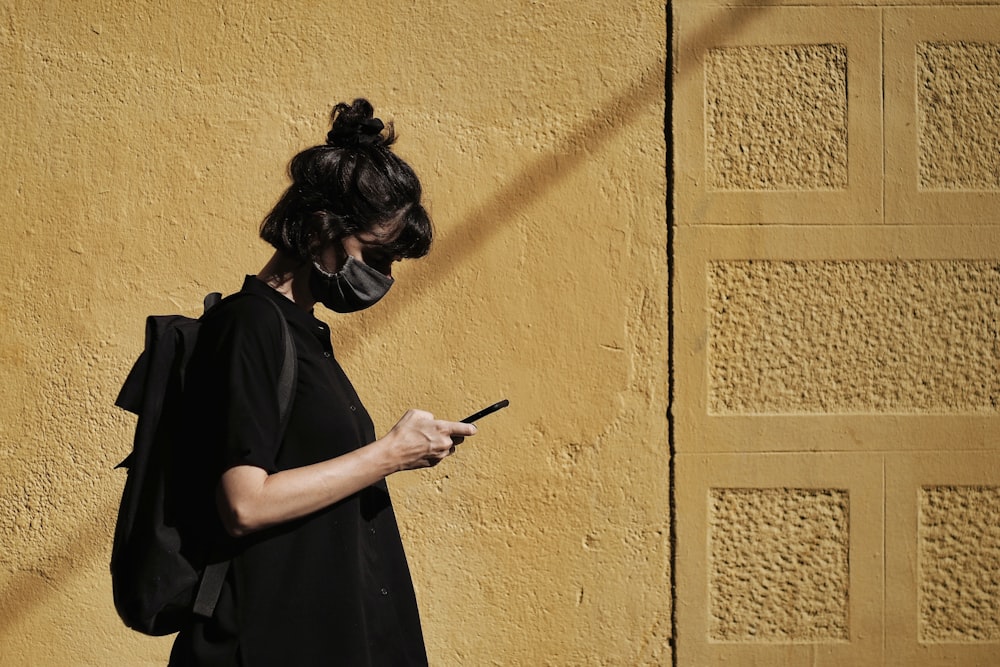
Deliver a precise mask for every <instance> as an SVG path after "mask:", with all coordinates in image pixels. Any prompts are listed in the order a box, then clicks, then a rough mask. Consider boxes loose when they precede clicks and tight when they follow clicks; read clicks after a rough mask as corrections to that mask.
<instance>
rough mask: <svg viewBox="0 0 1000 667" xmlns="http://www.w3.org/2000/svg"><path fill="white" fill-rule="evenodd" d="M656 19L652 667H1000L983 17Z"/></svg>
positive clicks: (786, 6) (998, 277)
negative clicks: (669, 420)
mask: <svg viewBox="0 0 1000 667" xmlns="http://www.w3.org/2000/svg"><path fill="white" fill-rule="evenodd" d="M972 4H975V5H980V6H977V7H972V6H962V7H959V6H955V5H972ZM755 5H758V6H756V7H755ZM765 5H766V6H765ZM792 5H796V6H792ZM673 10H674V13H673V26H674V35H673V39H674V45H675V53H676V54H677V57H676V60H675V61H674V79H673V84H672V91H673V121H674V125H673V136H674V137H675V141H676V144H675V146H676V151H675V155H674V156H675V167H676V172H675V176H676V178H675V180H674V185H675V198H674V200H673V213H674V222H675V223H676V226H675V228H674V229H675V232H676V233H675V236H674V243H673V253H674V257H675V258H676V273H675V282H674V284H673V288H674V302H673V303H674V304H675V310H674V318H673V324H674V336H675V337H674V340H675V342H676V345H675V347H674V353H675V354H674V360H675V365H674V377H675V378H676V382H675V385H674V391H675V395H676V403H675V406H676V410H675V412H674V417H675V429H674V431H673V433H674V436H675V438H674V444H675V449H676V452H677V457H676V468H675V479H676V489H675V494H676V495H675V497H676V517H677V522H676V538H677V541H676V559H675V562H676V570H675V577H676V581H677V589H676V596H677V597H676V607H677V618H676V640H677V644H676V655H677V664H679V665H698V666H702V665H717V664H726V665H767V666H771V665H788V666H799V665H809V666H813V667H815V666H818V665H829V666H838V667H839V666H842V665H851V666H852V667H859V666H862V665H901V666H906V667H912V666H929V665H996V664H1000V580H998V577H1000V533H998V532H997V517H998V515H1000V449H998V447H1000V440H998V434H1000V414H998V411H1000V406H998V397H1000V325H998V322H1000V229H998V227H997V221H998V218H997V211H998V210H1000V206H998V205H1000V131H998V122H997V121H998V118H997V115H996V114H997V111H996V110H997V109H998V108H1000V3H997V2H977V3H964V2H963V3H947V2H928V1H923V2H916V1H914V2H911V1H906V2H903V1H899V2H896V1H890V0H887V1H884V2H879V1H875V0H871V1H867V2H866V1H864V0H862V1H861V2H832V1H827V2H824V1H822V0H815V1H812V2H768V3H762V2H754V1H752V0H746V1H740V0H736V1H734V2H715V1H714V0H712V1H709V0H677V2H675V3H674V5H673Z"/></svg>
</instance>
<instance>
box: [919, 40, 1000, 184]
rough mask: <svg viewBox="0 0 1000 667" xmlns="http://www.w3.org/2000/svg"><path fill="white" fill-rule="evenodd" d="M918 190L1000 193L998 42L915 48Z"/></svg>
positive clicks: (933, 45) (999, 65) (927, 45)
mask: <svg viewBox="0 0 1000 667" xmlns="http://www.w3.org/2000/svg"><path fill="white" fill-rule="evenodd" d="M917 68H918V69H917V76H918V77H919V91H920V93H919V96H918V98H917V104H918V109H919V115H918V118H919V121H920V140H919V144H920V187H921V188H923V189H927V190H996V189H997V188H1000V43H996V42H994V43H992V44H976V43H968V42H921V43H920V44H918V45H917Z"/></svg>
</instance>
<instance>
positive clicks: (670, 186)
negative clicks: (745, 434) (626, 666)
mask: <svg viewBox="0 0 1000 667" xmlns="http://www.w3.org/2000/svg"><path fill="white" fill-rule="evenodd" d="M665 5H666V7H665V9H666V11H665V14H666V16H665V18H666V22H667V25H666V44H665V47H666V54H665V58H666V67H664V68H663V71H664V75H663V96H664V105H663V142H664V153H665V155H664V168H665V170H666V192H665V193H664V206H666V216H665V218H664V220H665V222H666V225H667V247H666V248H665V252H666V260H667V410H666V414H665V418H666V420H667V457H668V462H667V470H668V472H667V485H668V503H667V504H668V506H669V515H668V520H669V521H670V530H669V535H670V544H669V549H670V556H669V562H670V638H669V640H668V643H669V645H670V663H671V665H672V666H673V667H678V660H677V484H676V477H675V475H676V473H675V470H676V465H675V461H674V459H675V452H676V446H675V440H674V416H673V409H674V206H673V203H674V142H673V100H674V95H673V71H674V57H673V53H674V18H673V2H672V1H671V0H666V2H665Z"/></svg>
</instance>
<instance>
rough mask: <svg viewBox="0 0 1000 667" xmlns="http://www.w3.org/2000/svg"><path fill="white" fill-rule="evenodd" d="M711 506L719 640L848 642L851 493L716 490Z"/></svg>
mask: <svg viewBox="0 0 1000 667" xmlns="http://www.w3.org/2000/svg"><path fill="white" fill-rule="evenodd" d="M710 503H711V509H710V516H709V523H710V527H709V539H710V540H711V551H710V554H711V571H710V573H709V587H710V592H709V597H710V599H711V603H710V604H711V614H712V620H711V626H710V633H711V638H712V640H714V641H728V642H808V641H824V640H834V639H847V637H848V633H847V616H848V614H847V598H848V590H849V585H848V578H849V576H848V575H849V572H848V560H849V558H848V551H849V548H848V545H849V542H848V517H849V504H848V495H847V493H845V492H844V491H840V490H834V489H824V490H812V489H713V491H712V494H711V499H710Z"/></svg>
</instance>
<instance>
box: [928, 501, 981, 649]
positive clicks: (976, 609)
mask: <svg viewBox="0 0 1000 667" xmlns="http://www.w3.org/2000/svg"><path fill="white" fill-rule="evenodd" d="M919 502H920V504H919V513H920V521H919V525H918V529H917V537H918V540H919V551H918V559H919V560H918V563H919V574H918V581H919V600H920V602H919V613H920V621H919V638H920V641H921V642H928V643H935V642H977V641H992V642H996V641H1000V524H998V523H997V517H998V516H1000V487H996V486H932V487H924V488H921V489H920V501H919Z"/></svg>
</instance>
